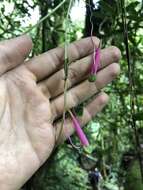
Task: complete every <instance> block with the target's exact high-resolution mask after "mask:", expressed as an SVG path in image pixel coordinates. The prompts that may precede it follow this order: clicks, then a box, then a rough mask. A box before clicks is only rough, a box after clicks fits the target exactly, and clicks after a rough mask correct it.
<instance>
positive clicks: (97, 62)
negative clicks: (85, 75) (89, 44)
mask: <svg viewBox="0 0 143 190" xmlns="http://www.w3.org/2000/svg"><path fill="white" fill-rule="evenodd" d="M99 67H100V48H99V47H98V48H97V49H96V51H95V56H94V58H93V62H92V64H91V68H90V76H89V81H90V82H94V81H95V80H96V73H97V71H98V69H99Z"/></svg>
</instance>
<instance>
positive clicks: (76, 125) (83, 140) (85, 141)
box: [72, 115, 89, 146]
mask: <svg viewBox="0 0 143 190" xmlns="http://www.w3.org/2000/svg"><path fill="white" fill-rule="evenodd" d="M72 121H73V126H74V128H75V130H76V133H77V135H78V137H79V139H80V142H81V143H82V145H83V146H88V145H89V142H88V139H87V137H86V135H85V134H84V132H83V130H82V128H81V127H80V123H79V121H78V119H77V118H76V117H75V116H73V115H72Z"/></svg>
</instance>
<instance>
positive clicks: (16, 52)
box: [0, 35, 32, 75]
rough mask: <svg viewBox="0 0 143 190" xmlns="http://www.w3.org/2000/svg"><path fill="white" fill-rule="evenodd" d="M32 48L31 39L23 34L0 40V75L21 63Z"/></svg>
mask: <svg viewBox="0 0 143 190" xmlns="http://www.w3.org/2000/svg"><path fill="white" fill-rule="evenodd" d="M31 49H32V40H31V38H30V37H29V36H27V35H23V36H20V37H17V38H14V39H10V40H6V41H3V42H0V75H2V74H3V73H5V72H7V71H9V70H11V69H13V68H14V67H16V66H17V65H19V64H21V63H23V61H24V60H25V58H26V57H27V56H28V54H29V53H30V51H31Z"/></svg>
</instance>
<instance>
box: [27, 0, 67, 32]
mask: <svg viewBox="0 0 143 190" xmlns="http://www.w3.org/2000/svg"><path fill="white" fill-rule="evenodd" d="M66 1H67V0H63V1H62V2H61V3H59V4H58V5H57V6H56V7H55V8H54V9H53V10H52V11H51V12H50V13H48V14H47V15H45V16H44V17H43V18H42V19H40V20H39V21H38V22H37V23H36V24H35V25H33V26H32V27H31V28H29V29H28V30H27V31H26V32H24V34H27V33H29V32H30V31H31V30H33V29H34V28H35V27H37V26H39V25H40V24H41V23H42V22H43V21H44V20H46V19H47V18H48V17H50V16H51V15H52V14H53V13H55V12H56V11H57V10H58V9H59V8H60V7H61V6H62V5H63V4H64V3H65V2H66Z"/></svg>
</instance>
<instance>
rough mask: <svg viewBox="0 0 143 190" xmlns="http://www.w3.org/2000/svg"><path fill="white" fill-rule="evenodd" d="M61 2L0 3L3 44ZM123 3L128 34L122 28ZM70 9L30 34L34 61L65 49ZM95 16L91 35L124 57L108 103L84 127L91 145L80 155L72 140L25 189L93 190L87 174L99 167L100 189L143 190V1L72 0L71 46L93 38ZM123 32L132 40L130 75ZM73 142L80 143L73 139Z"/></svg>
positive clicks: (22, 0) (0, 0) (2, 0)
mask: <svg viewBox="0 0 143 190" xmlns="http://www.w3.org/2000/svg"><path fill="white" fill-rule="evenodd" d="M61 2H62V1H61V0H33V1H32V0H0V40H1V41H2V40H4V39H8V38H11V37H15V36H18V35H21V34H23V33H24V32H26V31H27V30H29V29H30V28H31V27H32V26H33V25H34V24H36V23H37V22H38V20H40V19H41V18H43V17H44V16H46V15H47V14H49V13H51V11H52V10H53V9H54V8H55V7H57V6H58V5H59V4H60V3H61ZM123 2H124V3H125V7H126V21H127V27H128V31H125V28H124V24H123V20H124V19H123V12H124V7H122V3H123ZM89 3H90V6H89ZM68 6H69V0H67V1H65V3H64V4H63V5H62V6H61V7H59V9H57V10H56V11H55V12H53V13H52V14H51V16H50V17H48V18H47V19H46V20H44V21H43V22H42V23H41V24H40V25H38V26H37V27H35V28H33V29H32V30H30V31H29V32H28V33H29V34H30V35H31V37H32V40H33V44H34V45H33V50H32V52H31V54H30V57H33V56H36V55H38V54H41V53H43V52H45V51H48V50H49V49H51V48H55V47H57V46H59V45H64V43H65V28H66V27H65V23H66V20H65V18H66V14H67V8H68ZM91 14H92V22H93V24H94V28H93V35H96V36H97V37H99V38H100V39H102V48H104V47H106V46H109V45H115V46H117V47H119V48H120V50H121V53H122V60H121V61H120V64H121V74H120V76H119V77H118V79H117V80H116V81H114V82H112V84H110V85H108V86H107V87H106V88H105V89H104V90H105V91H106V92H107V93H108V94H109V96H110V103H109V104H108V106H107V107H106V108H105V109H104V111H103V112H102V113H100V114H98V115H97V116H96V118H93V120H92V121H91V122H90V123H89V124H88V125H87V126H86V127H85V128H84V130H85V132H86V134H87V136H88V139H89V141H90V146H89V147H88V148H87V149H86V150H85V149H81V150H80V151H77V150H75V149H73V148H72V147H71V145H70V144H69V143H68V142H65V143H64V144H63V145H61V146H59V147H58V148H57V149H56V151H55V152H54V153H53V155H52V156H51V158H50V159H48V161H47V162H46V163H45V164H44V166H43V167H42V168H40V170H39V171H38V172H37V173H36V174H35V175H34V176H33V177H32V178H31V179H30V180H29V181H28V182H27V184H25V186H24V187H23V189H24V190H72V189H73V190H87V189H89V190H90V189H92V186H91V184H90V182H89V179H88V174H89V171H90V170H92V169H94V168H95V167H97V168H98V169H99V171H100V172H101V174H102V176H103V180H102V182H101V184H100V186H101V189H102V190H143V184H142V182H141V181H142V180H141V170H140V168H141V167H142V170H143V155H142V154H143V121H142V120H143V107H142V105H143V0H142V1H141V0H125V1H123V0H96V1H95V0H90V2H89V1H88V0H86V1H84V0H73V3H72V8H71V12H70V19H69V22H70V24H69V28H68V39H69V42H72V41H74V40H77V39H79V38H82V37H86V36H90V34H91V22H90V17H91ZM124 16H125V15H124ZM125 32H127V33H128V38H129V39H128V46H129V49H130V69H131V70H130V71H129V67H128V64H127V55H126V47H127V43H124V33H125ZM125 45H126V46H125ZM41 66H42V65H41ZM129 72H130V73H129ZM129 75H130V76H131V77H132V87H131V88H130V85H129V83H130V82H131V81H130V80H131V79H130V78H129ZM132 103H133V104H134V105H132ZM132 106H133V107H132ZM133 109H134V110H133ZM132 122H134V124H135V128H134V127H132ZM72 139H73V142H74V143H75V144H78V139H77V138H76V137H75V136H73V137H72Z"/></svg>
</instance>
